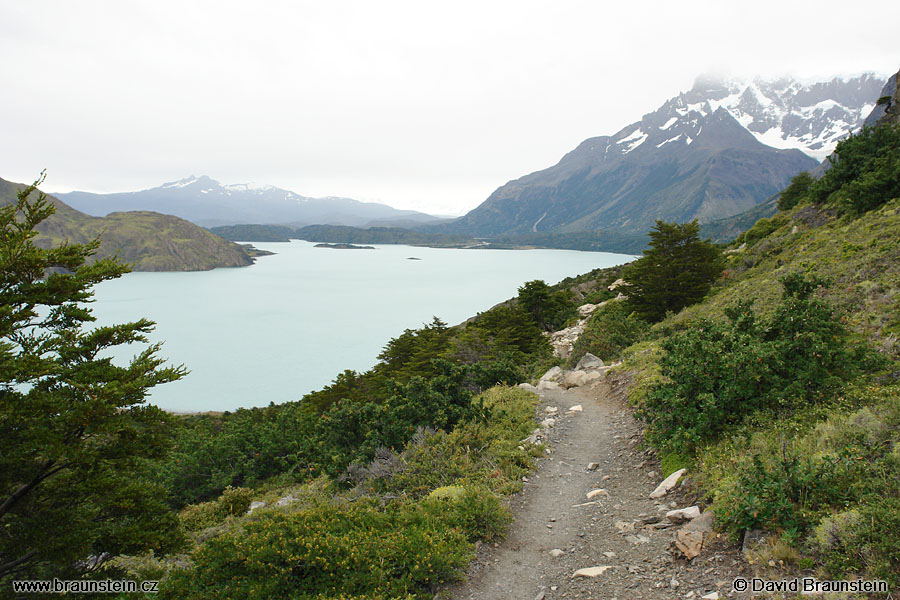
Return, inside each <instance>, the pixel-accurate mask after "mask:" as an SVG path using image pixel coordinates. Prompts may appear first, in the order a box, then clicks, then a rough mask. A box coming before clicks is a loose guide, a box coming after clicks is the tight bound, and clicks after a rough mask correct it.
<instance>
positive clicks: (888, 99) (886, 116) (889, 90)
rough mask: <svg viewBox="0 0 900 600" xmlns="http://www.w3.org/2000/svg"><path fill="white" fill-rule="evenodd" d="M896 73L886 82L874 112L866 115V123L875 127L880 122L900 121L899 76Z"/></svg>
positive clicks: (899, 73)
mask: <svg viewBox="0 0 900 600" xmlns="http://www.w3.org/2000/svg"><path fill="white" fill-rule="evenodd" d="M898 75H900V72H898V73H894V74H893V75H891V77H890V78H889V79H888V80H887V83H885V84H884V88H882V90H881V94H880V95H879V96H878V103H877V104H876V105H875V108H874V109H872V112H871V113H870V114H869V116H868V117H866V121H865V125H866V126H868V127H873V126H875V125H876V124H880V123H900V90H898V89H897V76H898Z"/></svg>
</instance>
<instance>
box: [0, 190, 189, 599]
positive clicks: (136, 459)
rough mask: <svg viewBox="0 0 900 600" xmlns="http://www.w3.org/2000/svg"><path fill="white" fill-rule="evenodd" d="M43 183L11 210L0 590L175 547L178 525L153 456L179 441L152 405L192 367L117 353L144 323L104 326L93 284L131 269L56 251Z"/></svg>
mask: <svg viewBox="0 0 900 600" xmlns="http://www.w3.org/2000/svg"><path fill="white" fill-rule="evenodd" d="M42 180H43V175H42V179H41V180H39V181H37V182H35V183H34V184H32V185H31V186H30V187H27V188H25V189H22V190H20V191H19V192H18V193H17V200H16V201H14V202H12V203H10V204H7V205H5V206H2V207H0V585H2V586H3V587H7V586H8V585H9V583H8V581H9V579H10V578H22V577H31V578H35V577H41V578H47V577H51V576H60V577H63V576H78V575H81V574H83V573H84V571H85V570H87V569H89V568H90V566H91V565H97V564H98V563H100V562H101V560H102V557H103V556H106V555H109V554H118V553H126V552H127V553H132V552H140V551H143V550H146V549H148V548H155V549H164V548H165V547H166V546H170V545H172V544H173V543H175V542H176V541H177V539H178V534H177V519H176V517H175V515H174V514H173V513H172V512H171V511H170V509H169V508H168V507H167V506H166V503H165V493H164V490H162V488H160V487H158V486H156V485H155V484H153V483H151V482H150V478H149V476H148V474H147V468H146V466H144V465H146V464H147V463H146V459H147V458H152V457H157V456H160V455H161V454H162V453H163V452H164V451H165V449H166V442H165V440H166V439H167V438H166V435H165V431H166V428H167V426H168V422H169V420H168V417H167V415H166V414H165V413H163V411H161V410H160V409H158V408H156V407H155V406H148V405H146V404H145V403H144V402H145V397H146V394H147V390H148V389H150V388H151V387H153V386H155V385H157V384H160V383H165V382H168V381H173V380H176V379H179V378H180V377H182V376H183V375H184V373H185V371H184V369H183V368H181V367H176V368H172V367H164V366H163V360H162V359H160V358H159V357H158V356H157V352H158V350H159V347H158V345H150V346H149V347H148V348H147V349H145V350H144V351H142V352H140V353H139V354H138V355H137V356H135V357H134V358H133V359H132V360H131V361H130V363H129V364H128V365H127V366H119V365H117V364H115V363H114V362H113V361H112V359H111V358H107V357H105V354H107V353H108V350H109V349H111V348H114V347H116V346H119V345H121V344H127V343H130V342H135V341H137V342H146V341H147V339H146V335H147V333H149V332H150V331H151V330H152V328H153V323H152V322H151V321H148V320H145V319H141V320H138V321H135V322H133V323H126V324H123V325H113V326H102V327H93V328H91V329H87V328H86V327H85V325H87V324H89V323H91V322H92V321H94V320H95V319H94V317H93V316H92V315H91V311H90V309H89V308H88V307H87V306H86V304H85V303H87V302H90V301H91V298H92V295H93V292H92V287H93V286H94V285H95V284H97V283H100V282H102V281H106V280H108V279H114V278H116V277H119V276H121V275H122V274H123V273H125V272H127V271H128V267H127V266H126V265H123V264H122V263H120V262H118V261H116V260H113V259H102V260H98V261H96V262H93V263H91V264H88V263H87V259H88V258H89V257H90V256H91V255H92V254H93V253H94V252H95V251H96V250H97V247H98V246H99V240H95V241H93V242H91V243H88V244H62V245H60V246H57V247H53V248H49V249H44V248H41V247H39V246H38V245H36V244H35V241H34V238H35V236H36V235H37V231H36V227H37V226H38V224H40V223H41V222H43V221H44V220H45V219H47V218H48V217H49V216H50V215H52V214H53V212H54V210H55V207H54V205H53V204H52V203H51V202H50V201H49V200H48V199H47V197H46V196H45V195H44V194H42V193H40V192H38V193H37V194H36V197H35V198H31V199H30V197H31V196H32V195H33V194H35V192H37V186H38V184H39V183H40V182H41V181H42Z"/></svg>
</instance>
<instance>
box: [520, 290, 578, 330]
mask: <svg viewBox="0 0 900 600" xmlns="http://www.w3.org/2000/svg"><path fill="white" fill-rule="evenodd" d="M517 300H518V302H519V306H521V307H522V308H524V309H525V310H526V311H527V312H528V313H529V314H530V315H531V316H532V318H533V319H534V321H535V323H537V324H538V327H540V328H541V329H543V330H544V331H553V330H555V329H560V328H562V327H563V326H565V324H566V320H567V319H569V318H570V317H574V316H575V303H574V302H573V301H572V299H571V298H570V297H569V294H568V293H567V292H566V291H564V290H557V291H553V288H551V287H550V286H549V285H547V284H546V283H545V282H544V281H542V280H540V279H535V280H534V281H529V282H527V283H525V285H523V286H522V287H520V288H519V295H518V297H517Z"/></svg>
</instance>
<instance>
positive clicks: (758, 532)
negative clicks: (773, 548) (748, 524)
mask: <svg viewBox="0 0 900 600" xmlns="http://www.w3.org/2000/svg"><path fill="white" fill-rule="evenodd" d="M768 537H769V533H768V532H767V531H763V530H762V529H748V530H747V531H745V532H744V540H743V542H741V552H748V551H750V550H753V549H754V548H755V547H756V546H759V545H760V544H764V543H765V541H766V539H768Z"/></svg>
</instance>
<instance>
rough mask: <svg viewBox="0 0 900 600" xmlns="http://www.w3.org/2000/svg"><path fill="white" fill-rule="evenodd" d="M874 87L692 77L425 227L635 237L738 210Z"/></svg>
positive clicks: (876, 82) (816, 150) (864, 107)
mask: <svg viewBox="0 0 900 600" xmlns="http://www.w3.org/2000/svg"><path fill="white" fill-rule="evenodd" d="M884 83H885V80H884V79H881V78H878V77H876V76H874V75H869V74H867V75H862V76H858V77H853V78H845V79H840V78H836V79H833V80H831V81H828V82H821V83H814V84H802V83H800V82H797V81H795V80H792V79H779V80H777V81H762V80H754V81H734V80H721V79H716V78H711V77H701V78H699V79H698V80H697V81H696V82H695V84H694V86H693V88H692V89H691V90H689V91H688V92H685V93H682V94H679V95H678V96H676V97H674V98H672V99H670V100H668V101H667V102H665V103H664V104H663V105H662V106H661V107H660V108H659V109H658V110H656V111H655V112H652V113H650V114H647V115H644V117H643V118H642V119H641V120H640V121H638V122H636V123H632V124H630V125H628V126H626V127H624V128H622V129H621V130H620V131H619V132H617V133H615V134H614V135H611V136H600V137H595V138H590V139H588V140H585V141H584V142H582V143H581V144H580V145H579V146H578V147H577V148H575V149H574V150H573V151H571V152H569V153H568V154H566V155H565V156H564V157H563V158H562V160H560V161H559V163H557V164H556V165H555V166H553V167H550V168H548V169H545V170H542V171H538V172H536V173H532V174H530V175H526V176H524V177H521V178H519V179H517V180H514V181H511V182H509V183H507V184H506V185H504V186H502V187H500V188H499V189H497V190H496V191H495V192H494V193H493V194H491V196H490V197H489V198H488V199H487V200H486V201H485V202H483V203H482V204H481V205H480V206H478V207H477V208H475V209H474V210H472V211H471V212H469V213H468V214H466V215H465V216H463V217H461V218H460V219H458V220H456V221H453V222H451V223H447V224H441V225H438V226H433V227H427V226H426V227H425V228H424V229H425V230H429V231H441V232H447V233H467V234H470V235H476V236H483V237H496V236H521V235H533V234H572V233H577V232H583V231H596V230H601V231H610V232H616V233H617V234H619V235H621V234H627V233H632V234H643V233H645V232H646V231H647V230H648V229H649V228H650V227H651V226H652V225H653V223H654V221H655V220H656V219H664V220H667V221H679V222H683V221H690V220H692V219H695V218H696V219H699V220H700V221H701V222H710V221H715V220H717V219H722V218H725V217H729V216H732V215H736V214H739V213H742V212H744V211H747V210H749V209H751V208H753V207H754V206H756V205H758V204H760V203H761V202H763V201H765V200H767V199H769V198H771V197H772V196H773V195H774V194H776V193H777V192H779V191H780V190H781V189H783V188H784V187H785V186H786V185H787V184H788V182H789V181H790V179H791V178H792V177H793V176H794V175H795V174H797V173H798V172H800V171H803V170H809V169H813V168H815V167H816V166H817V165H818V160H821V159H822V158H823V157H824V156H826V155H828V154H829V153H830V152H831V151H832V150H833V149H834V147H835V145H836V144H837V141H838V140H839V139H840V138H841V137H843V136H845V135H847V134H848V133H849V132H850V131H852V130H853V129H855V128H857V127H859V126H860V125H861V123H862V121H863V119H864V118H865V117H866V115H867V114H868V113H869V112H870V111H871V110H872V108H873V107H874V106H875V104H876V102H877V99H878V97H879V96H878V94H879V92H880V90H881V88H882V86H883V85H884Z"/></svg>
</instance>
